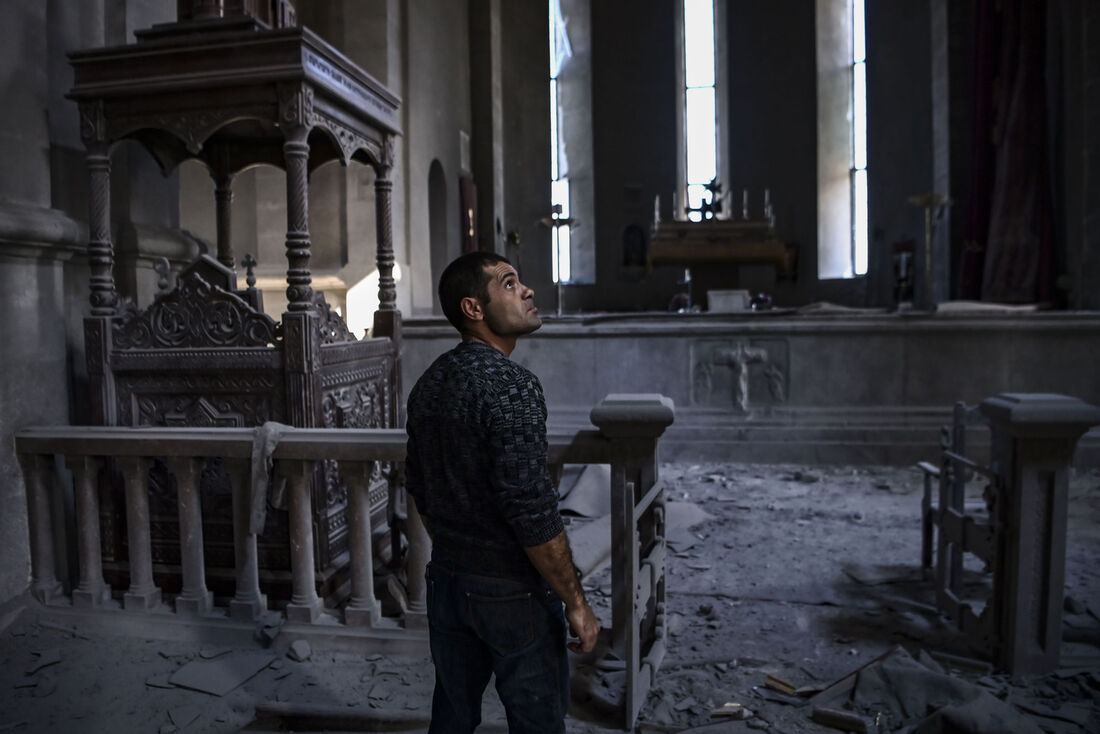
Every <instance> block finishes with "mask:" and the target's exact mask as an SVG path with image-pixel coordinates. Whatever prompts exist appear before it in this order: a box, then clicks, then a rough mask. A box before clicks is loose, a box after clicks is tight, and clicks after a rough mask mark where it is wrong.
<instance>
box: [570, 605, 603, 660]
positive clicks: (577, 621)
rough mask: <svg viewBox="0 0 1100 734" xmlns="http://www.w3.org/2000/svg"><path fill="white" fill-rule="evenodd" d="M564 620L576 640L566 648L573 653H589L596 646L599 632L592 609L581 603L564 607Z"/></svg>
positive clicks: (598, 622) (598, 624) (598, 625)
mask: <svg viewBox="0 0 1100 734" xmlns="http://www.w3.org/2000/svg"><path fill="white" fill-rule="evenodd" d="M565 619H566V621H567V622H569V632H570V634H572V635H573V636H574V637H576V638H577V640H576V641H575V642H570V643H569V645H568V647H569V649H570V650H572V651H573V652H591V651H592V648H594V647H595V646H596V636H597V635H598V634H599V632H600V620H598V619H596V614H595V612H593V611H592V607H590V606H588V602H586V601H582V602H581V604H580V605H579V606H573V607H566V608H565Z"/></svg>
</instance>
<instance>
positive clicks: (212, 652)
mask: <svg viewBox="0 0 1100 734" xmlns="http://www.w3.org/2000/svg"><path fill="white" fill-rule="evenodd" d="M232 649H233V648H230V647H206V648H203V649H202V650H199V657H200V658H202V659H203V660H213V659H214V658H217V657H221V656H222V655H225V654H226V653H227V652H230V651H231V650H232Z"/></svg>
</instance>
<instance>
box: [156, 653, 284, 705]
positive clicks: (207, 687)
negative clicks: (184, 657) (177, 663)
mask: <svg viewBox="0 0 1100 734" xmlns="http://www.w3.org/2000/svg"><path fill="white" fill-rule="evenodd" d="M274 660H275V656H274V655H271V654H269V653H261V652H240V653H234V654H232V655H223V656H222V657H219V658H215V659H213V660H195V661H192V662H190V663H188V664H187V665H184V666H183V667H182V668H180V669H179V670H177V671H176V672H175V673H173V674H172V676H171V677H170V678H169V679H168V680H169V682H171V683H174V684H175V685H177V686H179V687H180V688H190V689H191V690H195V691H202V692H203V693H210V694H212V695H215V696H224V695H225V694H227V693H229V692H230V691H232V690H233V689H234V688H236V687H237V686H239V685H241V684H242V683H244V682H245V681H246V680H248V679H249V678H251V677H252V676H254V675H256V674H257V673H259V672H260V671H261V670H263V669H264V668H266V667H267V666H268V665H270V664H271V663H272V661H274Z"/></svg>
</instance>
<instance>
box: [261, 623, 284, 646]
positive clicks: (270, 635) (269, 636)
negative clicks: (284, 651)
mask: <svg viewBox="0 0 1100 734" xmlns="http://www.w3.org/2000/svg"><path fill="white" fill-rule="evenodd" d="M281 631H282V625H280V624H265V625H263V626H262V627H260V628H259V629H257V630H256V639H257V640H258V641H259V642H261V643H263V646H264V647H267V646H269V645H270V644H271V643H272V642H274V641H275V638H276V637H278V636H279V632H281Z"/></svg>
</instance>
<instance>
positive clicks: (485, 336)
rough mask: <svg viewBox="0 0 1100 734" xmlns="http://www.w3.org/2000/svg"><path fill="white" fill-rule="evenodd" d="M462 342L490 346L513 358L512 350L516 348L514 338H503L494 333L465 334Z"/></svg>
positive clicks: (468, 332) (469, 332) (471, 332)
mask: <svg viewBox="0 0 1100 734" xmlns="http://www.w3.org/2000/svg"><path fill="white" fill-rule="evenodd" d="M462 341H464V342H478V343H480V344H485V345H488V346H490V347H492V348H493V349H495V350H497V351H498V352H501V353H502V354H504V356H505V357H508V356H511V354H512V350H513V349H515V348H516V338H515V337H514V336H513V337H503V336H498V335H497V334H493V333H481V332H480V330H479V331H477V332H473V331H467V332H464V333H463V334H462Z"/></svg>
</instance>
